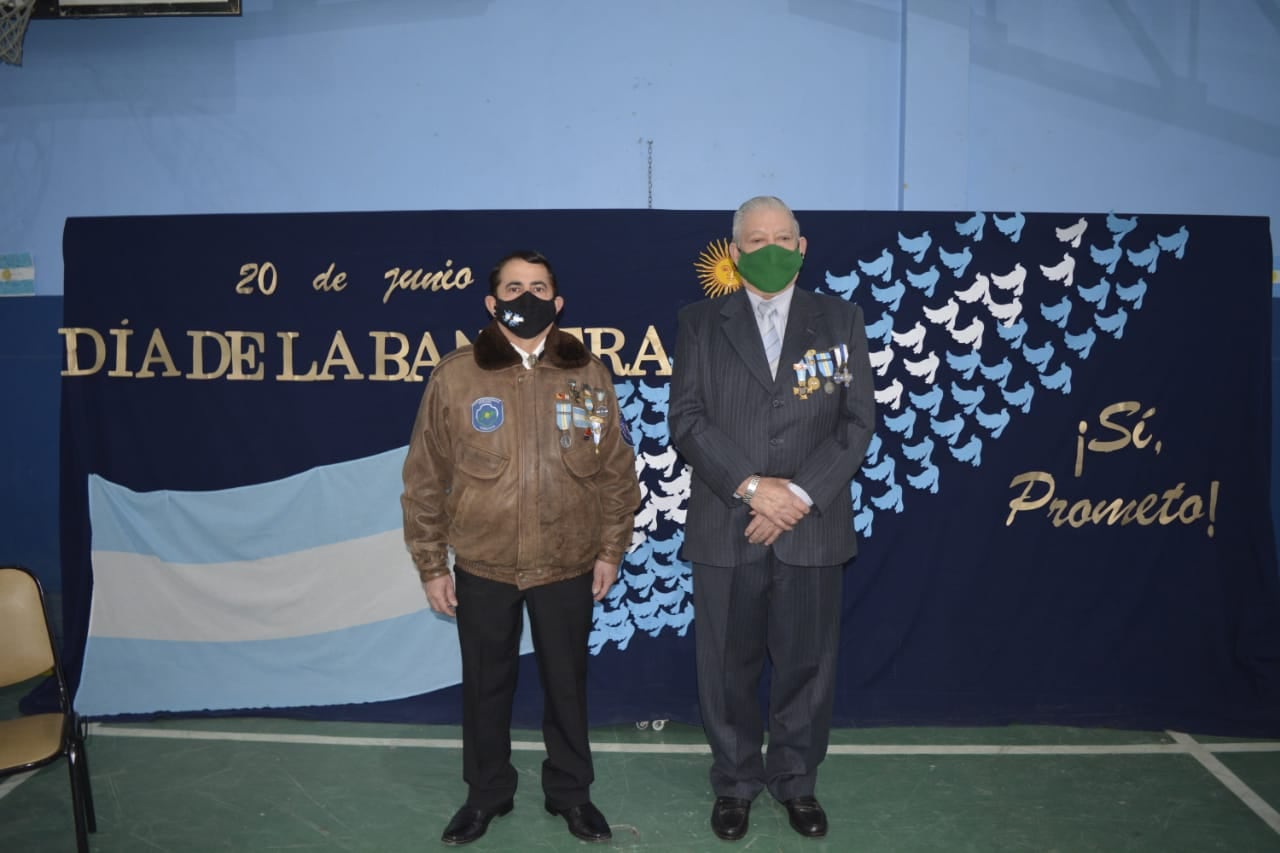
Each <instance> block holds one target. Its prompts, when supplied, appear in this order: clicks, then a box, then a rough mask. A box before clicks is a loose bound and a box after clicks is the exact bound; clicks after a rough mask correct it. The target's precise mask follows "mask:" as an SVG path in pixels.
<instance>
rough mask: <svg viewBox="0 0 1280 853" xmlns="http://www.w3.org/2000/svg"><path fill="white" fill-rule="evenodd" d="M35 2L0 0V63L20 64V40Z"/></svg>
mask: <svg viewBox="0 0 1280 853" xmlns="http://www.w3.org/2000/svg"><path fill="white" fill-rule="evenodd" d="M35 5H36V0H0V62H7V63H9V64H10V65H21V64H22V39H23V38H24V37H25V36H26V34H27V22H28V21H30V20H31V10H32V8H33V7H34V6H35Z"/></svg>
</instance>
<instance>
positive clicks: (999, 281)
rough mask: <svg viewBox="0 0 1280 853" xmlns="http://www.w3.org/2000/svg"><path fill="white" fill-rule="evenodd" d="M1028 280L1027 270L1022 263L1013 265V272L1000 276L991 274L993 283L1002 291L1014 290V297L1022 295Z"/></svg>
mask: <svg viewBox="0 0 1280 853" xmlns="http://www.w3.org/2000/svg"><path fill="white" fill-rule="evenodd" d="M1026 280H1027V268H1026V267H1024V266H1023V265H1022V264H1021V263H1017V264H1014V265H1013V270H1012V271H1011V272H1008V273H1006V274H1005V275H1000V274H999V273H992V274H991V283H992V284H993V285H995V286H996V287H998V288H999V289H1001V290H1012V291H1013V295H1014V296H1021V295H1022V285H1023V283H1024V282H1026Z"/></svg>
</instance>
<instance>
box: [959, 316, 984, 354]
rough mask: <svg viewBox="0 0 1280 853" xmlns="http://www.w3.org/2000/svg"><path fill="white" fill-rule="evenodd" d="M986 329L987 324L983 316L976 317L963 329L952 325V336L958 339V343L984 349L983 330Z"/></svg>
mask: <svg viewBox="0 0 1280 853" xmlns="http://www.w3.org/2000/svg"><path fill="white" fill-rule="evenodd" d="M985 329H986V324H985V323H983V322H982V318H981V317H974V318H973V321H972V322H970V323H969V325H967V326H965V327H964V328H963V329H957V328H954V327H952V329H951V337H953V338H955V339H956V342H957V343H961V344H966V345H969V346H972V347H973V348H974V349H982V332H983V331H984V330H985Z"/></svg>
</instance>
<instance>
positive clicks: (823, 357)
mask: <svg viewBox="0 0 1280 853" xmlns="http://www.w3.org/2000/svg"><path fill="white" fill-rule="evenodd" d="M815 360H816V361H817V364H818V373H820V374H821V375H822V378H823V379H825V380H826V381H825V382H823V383H822V390H823V391H825V392H826V393H828V394H832V393H835V390H836V383H835V382H833V381H831V378H832V377H833V376H835V372H836V366H835V361H836V359H835V354H834V353H832V352H831V351H827V352H820V353H818V354H817V355H816V356H815Z"/></svg>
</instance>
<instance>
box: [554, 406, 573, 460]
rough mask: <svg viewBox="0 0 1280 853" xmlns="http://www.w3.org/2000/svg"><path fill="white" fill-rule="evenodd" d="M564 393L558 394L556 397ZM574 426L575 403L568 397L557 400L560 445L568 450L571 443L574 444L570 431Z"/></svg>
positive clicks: (557, 426) (557, 425) (557, 424)
mask: <svg viewBox="0 0 1280 853" xmlns="http://www.w3.org/2000/svg"><path fill="white" fill-rule="evenodd" d="M562 396H564V395H562V394H557V395H556V397H562ZM572 427H573V403H570V402H569V400H568V398H566V399H563V400H560V399H557V400H556V429H558V430H560V446H561V447H563V448H564V449H566V450H568V449H569V445H571V444H573V439H572V438H570V436H569V431H570V429H571V428H572Z"/></svg>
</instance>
